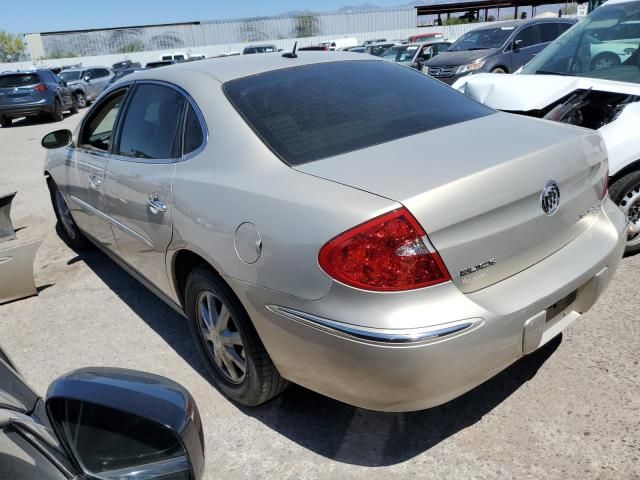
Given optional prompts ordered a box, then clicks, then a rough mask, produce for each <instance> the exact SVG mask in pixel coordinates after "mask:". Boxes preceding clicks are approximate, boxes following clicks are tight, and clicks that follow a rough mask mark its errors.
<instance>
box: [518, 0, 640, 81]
mask: <svg viewBox="0 0 640 480" xmlns="http://www.w3.org/2000/svg"><path fill="white" fill-rule="evenodd" d="M639 21H640V2H625V3H614V4H605V5H603V6H602V7H598V8H597V9H595V10H594V11H593V13H591V14H590V15H589V16H588V17H587V18H585V19H584V20H582V21H581V22H580V23H578V24H576V25H575V26H574V27H573V28H572V29H570V30H568V31H567V32H566V33H564V34H563V35H562V36H560V37H558V39H556V40H555V41H554V42H552V43H550V44H549V46H548V47H547V48H545V49H544V50H543V51H542V52H540V53H539V54H538V55H537V56H536V57H534V58H533V60H531V61H530V62H529V63H528V64H527V65H526V66H525V67H524V68H523V69H522V73H523V74H542V75H544V74H547V75H548V74H556V75H577V76H580V77H592V78H604V79H607V80H616V81H620V82H633V83H640V28H638V22H639Z"/></svg>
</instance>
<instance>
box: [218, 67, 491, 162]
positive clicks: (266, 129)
mask: <svg viewBox="0 0 640 480" xmlns="http://www.w3.org/2000/svg"><path fill="white" fill-rule="evenodd" d="M224 90H225V93H226V94H227V97H228V98H229V100H230V101H231V103H232V104H233V105H234V106H235V108H236V109H237V110H238V112H239V113H240V114H241V115H242V116H243V117H244V118H245V119H246V121H247V122H248V123H249V125H250V126H251V127H252V128H253V129H254V131H255V132H256V133H257V134H258V136H259V137H260V138H261V139H262V140H263V141H264V142H265V144H266V145H267V146H269V147H270V148H271V150H273V152H274V153H275V154H276V155H278V156H279V157H280V158H281V159H282V160H283V161H284V162H286V163H287V164H289V165H300V164H303V163H308V162H312V161H315V160H319V159H322V158H326V157H331V156H335V155H340V154H342V153H347V152H350V151H354V150H359V149H362V148H367V147H370V146H372V145H377V144H380V143H384V142H389V141H392V140H395V139H398V138H402V137H407V136H409V135H414V134H417V133H421V132H425V131H428V130H433V129H436V128H441V127H445V126H447V125H452V124H455V123H459V122H464V121H467V120H472V119H475V118H478V117H482V116H485V115H489V114H491V113H493V110H491V109H490V108H488V107H485V106H484V105H481V104H479V103H477V102H475V101H474V100H471V99H470V98H468V97H466V96H464V95H462V94H460V93H458V92H456V91H455V90H453V89H451V88H449V87H448V86H446V85H444V84H442V83H440V82H438V81H437V80H434V79H432V78H429V77H427V76H426V75H424V74H422V73H420V72H417V71H415V70H413V69H409V68H406V67H401V66H398V65H395V64H393V63H390V62H381V61H351V62H335V63H324V64H314V65H307V66H304V67H299V68H290V69H284V70H276V71H272V72H268V73H263V74H260V75H254V76H250V77H245V78H240V79H238V80H232V81H230V82H227V83H226V84H225V86H224Z"/></svg>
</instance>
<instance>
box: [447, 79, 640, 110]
mask: <svg viewBox="0 0 640 480" xmlns="http://www.w3.org/2000/svg"><path fill="white" fill-rule="evenodd" d="M453 88H455V89H457V90H459V91H460V92H462V93H465V94H467V95H468V96H470V97H471V98H473V99H475V100H477V101H479V102H480V103H484V104H485V105H487V106H489V107H491V108H495V109H496V110H506V111H511V112H528V111H530V110H541V109H543V108H545V107H546V106H548V105H549V104H551V103H553V102H556V101H558V100H559V99H561V98H563V97H565V96H566V95H569V94H570V93H571V92H574V91H576V90H588V89H593V90H599V91H604V92H615V93H628V94H631V95H640V85H638V84H635V83H624V82H615V81H612V80H603V79H598V78H587V77H569V76H561V75H523V74H519V75H501V74H495V73H480V74H476V75H468V76H466V77H462V78H461V79H459V80H458V81H456V82H455V83H454V84H453Z"/></svg>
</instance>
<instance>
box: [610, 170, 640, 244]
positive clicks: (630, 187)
mask: <svg viewBox="0 0 640 480" xmlns="http://www.w3.org/2000/svg"><path fill="white" fill-rule="evenodd" d="M609 196H610V197H611V199H612V200H613V201H614V202H615V203H616V204H617V205H618V206H619V207H620V209H621V210H622V211H623V212H624V213H625V214H626V215H627V217H629V221H631V222H632V223H634V224H635V225H636V226H638V227H640V172H639V171H635V172H631V173H628V174H626V175H625V176H624V177H621V178H619V179H618V180H616V181H615V182H613V184H612V185H611V187H610V188H609ZM639 251H640V233H635V234H630V235H628V236H627V245H626V247H625V250H624V254H625V255H631V254H634V253H637V252H639Z"/></svg>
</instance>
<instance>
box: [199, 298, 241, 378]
mask: <svg viewBox="0 0 640 480" xmlns="http://www.w3.org/2000/svg"><path fill="white" fill-rule="evenodd" d="M196 302H197V315H198V332H199V334H200V339H201V340H202V343H203V344H204V345H205V349H206V351H207V354H208V355H209V358H210V359H211V361H212V362H213V364H214V365H215V366H216V369H217V370H218V371H219V372H220V374H221V375H222V376H223V377H224V378H225V379H226V380H228V381H229V382H231V383H234V384H238V383H242V381H243V380H244V378H245V377H246V373H247V360H246V357H245V348H244V344H243V342H242V337H241V336H240V332H239V331H238V327H237V326H236V324H235V322H234V320H233V318H232V316H231V312H230V311H229V309H228V308H227V306H226V305H225V304H224V303H223V302H222V300H221V299H220V298H218V297H217V296H216V295H215V294H214V293H213V292H210V291H206V290H205V291H203V292H201V293H200V294H199V295H198V298H197V300H196Z"/></svg>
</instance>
